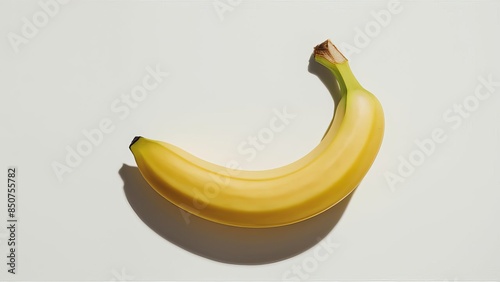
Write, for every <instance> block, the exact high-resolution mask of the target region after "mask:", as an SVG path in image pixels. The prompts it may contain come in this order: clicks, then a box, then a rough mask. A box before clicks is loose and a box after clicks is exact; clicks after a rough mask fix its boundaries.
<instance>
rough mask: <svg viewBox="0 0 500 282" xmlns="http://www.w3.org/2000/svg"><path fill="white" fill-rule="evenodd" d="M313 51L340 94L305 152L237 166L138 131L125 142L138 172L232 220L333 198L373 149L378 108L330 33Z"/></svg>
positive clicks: (247, 223) (289, 217) (260, 218)
mask: <svg viewBox="0 0 500 282" xmlns="http://www.w3.org/2000/svg"><path fill="white" fill-rule="evenodd" d="M314 56H315V60H316V61H317V62H318V63H320V64H322V65H323V66H325V67H326V68H328V69H329V70H330V71H331V72H332V74H333V75H334V76H335V77H336V79H337V81H338V83H339V86H340V90H341V95H342V97H341V99H340V102H339V103H338V106H337V109H336V110H335V115H334V118H333V121H332V124H331V126H330V127H329V128H328V131H327V133H326V134H325V136H324V138H323V139H322V140H321V142H320V143H319V145H318V146H317V147H316V148H314V149H313V150H312V151H311V152H310V153H309V154H307V155H306V156H304V157H303V158H301V159H299V160H297V161H296V162H294V163H291V164H289V165H286V166H283V167H280V168H276V169H270V170H263V171H244V170H236V169H230V168H226V167H223V166H219V165H216V164H212V163H210V162H207V161H204V160H202V159H200V158H198V157H196V156H193V155H191V154H189V153H188V152H186V151H184V150H182V149H180V148H178V147H176V146H174V145H171V144H168V143H165V142H161V141H155V140H150V139H147V138H144V137H140V136H138V137H135V138H134V140H133V141H132V143H131V144H130V150H131V151H132V153H133V155H134V157H135V160H136V162H137V165H138V167H139V170H140V171H141V174H142V175H143V177H144V178H145V179H146V181H147V182H148V183H149V184H150V185H151V187H153V189H155V190H156V191H157V192H158V193H159V194H160V195H162V196H163V197H164V198H166V199H167V200H169V201H170V202H172V203H173V204H175V205H177V206H178V207H180V208H182V209H184V210H186V211H188V212H190V213H192V214H195V215H197V216H200V217H202V218H205V219H207V220H211V221H214V222H218V223H222V224H226V225H232V226H239V227H253V228H261V227H262V228H263V227H274V226H282V225H287V224H292V223H295V222H299V221H302V220H305V219H308V218H310V217H313V216H315V215H317V214H319V213H321V212H323V211H325V210H327V209H328V208H330V207H332V206H334V205H335V204H337V203H338V202H340V201H341V200H342V199H344V198H345V197H346V196H348V195H349V194H350V193H351V192H352V191H353V190H354V189H355V188H356V187H357V186H358V185H359V184H360V182H361V180H362V179H363V177H364V176H365V175H366V173H367V172H368V170H369V168H370V167H371V165H372V163H373V161H374V160H375V157H376V156H377V154H378V151H379V149H380V146H381V144H382V139H383V134H384V113H383V110H382V106H381V105H380V103H379V101H378V100H377V98H376V97H375V96H374V95H373V94H371V93H370V92H368V91H367V90H365V89H364V88H363V87H362V86H361V85H360V84H359V82H358V81H357V80H356V78H355V77H354V75H353V74H352V72H351V69H350V67H349V64H348V61H347V59H346V58H345V57H344V56H343V55H342V53H341V52H340V51H338V50H337V48H336V47H335V46H334V45H333V44H332V42H331V41H330V40H327V41H325V42H323V43H322V44H320V45H318V46H316V47H315V48H314Z"/></svg>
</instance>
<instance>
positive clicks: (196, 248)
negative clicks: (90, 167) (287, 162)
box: [119, 164, 352, 264]
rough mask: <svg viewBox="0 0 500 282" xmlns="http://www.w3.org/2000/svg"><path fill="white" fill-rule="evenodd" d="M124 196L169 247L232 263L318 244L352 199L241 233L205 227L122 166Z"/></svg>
mask: <svg viewBox="0 0 500 282" xmlns="http://www.w3.org/2000/svg"><path fill="white" fill-rule="evenodd" d="M119 174H120V176H121V177H122V179H123V182H124V191H125V195H126V197H127V200H128V201H129V203H130V205H131V206H132V208H133V209H134V211H135V212H136V213H137V215H138V216H139V218H140V219H141V220H142V221H144V223H146V225H148V226H149V227H150V228H151V229H153V230H154V231H155V232H156V233H157V234H159V235H160V236H162V237H163V238H165V239H167V240H168V241H170V242H171V243H173V244H175V245H177V246H179V247H181V248H183V249H185V250H187V251H190V252H192V253H195V254H197V255H200V256H203V257H206V258H209V259H212V260H216V261H220V262H224V263H233V264H264V263H271V262H275V261H279V260H283V259H287V258H290V257H292V256H294V255H297V254H299V253H301V252H303V251H305V250H307V249H309V248H311V247H313V246H314V245H316V244H317V243H318V242H319V241H320V240H321V239H323V238H324V237H325V236H326V235H327V234H328V233H329V232H330V231H331V230H332V229H333V227H334V226H335V225H336V224H337V222H338V221H339V220H340V218H341V216H342V214H343V213H344V211H345V209H346V207H347V204H348V203H349V200H350V198H351V196H352V193H351V195H350V196H348V197H347V198H345V199H344V200H343V201H341V202H340V203H338V204H337V205H335V206H334V207H332V208H330V209H329V210H327V211H325V212H323V213H321V214H319V215H317V216H315V217H313V218H311V219H308V220H305V221H302V222H299V223H295V224H292V225H288V226H282V227H273V228H262V229H260V228H242V227H232V226H226V225H223V224H218V223H215V222H211V221H208V220H205V219H202V218H199V217H197V216H194V215H191V214H187V213H186V212H183V211H181V209H179V208H178V207H177V206H175V205H173V204H172V203H170V202H169V201H167V200H166V199H165V198H163V197H162V196H161V195H160V194H158V193H157V192H156V191H155V190H154V189H153V188H151V187H150V186H149V184H148V183H147V182H146V181H145V180H144V178H143V177H142V175H141V173H140V172H139V169H138V168H137V167H132V166H128V165H125V164H124V165H123V166H122V168H121V169H120V171H119Z"/></svg>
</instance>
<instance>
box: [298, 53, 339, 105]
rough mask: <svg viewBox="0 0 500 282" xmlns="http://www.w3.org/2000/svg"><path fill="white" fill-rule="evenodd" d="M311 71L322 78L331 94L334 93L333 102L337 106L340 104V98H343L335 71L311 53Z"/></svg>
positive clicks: (309, 68)
mask: <svg viewBox="0 0 500 282" xmlns="http://www.w3.org/2000/svg"><path fill="white" fill-rule="evenodd" d="M307 70H308V71H309V73H311V74H314V75H315V76H317V77H318V78H319V80H321V82H322V83H323V84H324V85H325V86H326V88H327V89H328V92H330V95H332V98H333V102H334V104H335V107H336V106H337V105H338V104H339V102H340V98H342V96H341V94H340V88H339V84H338V82H337V80H336V79H335V76H334V75H333V73H332V72H331V71H330V70H329V69H327V68H325V67H324V66H323V65H322V64H320V63H318V62H316V60H314V54H311V56H310V57H309V65H308V67H307Z"/></svg>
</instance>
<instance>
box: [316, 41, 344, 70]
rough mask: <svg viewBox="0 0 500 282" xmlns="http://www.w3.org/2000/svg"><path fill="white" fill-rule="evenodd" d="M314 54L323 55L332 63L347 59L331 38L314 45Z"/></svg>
mask: <svg viewBox="0 0 500 282" xmlns="http://www.w3.org/2000/svg"><path fill="white" fill-rule="evenodd" d="M314 56H315V57H316V56H320V57H323V58H325V59H326V60H328V61H329V62H330V63H332V64H341V63H343V62H346V61H347V59H346V57H344V55H343V54H342V53H341V52H340V51H339V49H337V47H335V45H333V43H332V42H331V41H330V39H327V40H326V41H325V42H323V43H321V44H319V45H317V46H316V47H314Z"/></svg>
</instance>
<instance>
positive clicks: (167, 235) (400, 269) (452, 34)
mask: <svg viewBox="0 0 500 282" xmlns="http://www.w3.org/2000/svg"><path fill="white" fill-rule="evenodd" d="M221 1H222V0H221ZM41 2H42V3H46V2H48V0H41ZM222 3H226V1H222ZM231 3H232V5H233V6H230V7H231V9H230V10H227V11H225V12H223V13H222V14H221V13H219V14H218V13H217V11H216V9H215V8H214V5H213V4H214V2H213V1H123V2H122V1H100V2H98V1H72V2H70V3H68V4H64V5H62V4H61V5H59V11H58V12H57V13H55V14H54V15H53V16H52V17H50V18H49V19H48V23H47V24H46V25H45V26H43V27H39V28H38V31H37V32H36V34H35V35H34V36H33V37H32V38H25V40H26V41H25V42H24V43H22V44H20V45H19V46H17V47H16V46H15V45H13V44H12V43H11V42H10V40H9V35H10V36H12V33H15V34H17V35H18V36H23V34H22V28H23V25H25V22H24V21H23V18H27V19H28V20H29V21H30V22H33V16H34V15H40V14H37V13H39V12H40V11H42V12H43V10H42V8H41V6H40V4H38V3H37V1H1V2H0V21H1V25H0V35H1V36H2V38H3V40H1V41H0V50H1V52H0V93H1V97H2V101H1V103H0V105H1V111H0V125H1V132H2V138H1V141H0V152H1V158H0V163H1V165H0V168H1V169H2V171H4V172H3V173H1V177H0V183H2V185H4V186H6V182H7V180H6V178H7V176H6V174H7V172H6V168H7V166H11V165H13V166H17V167H18V170H19V173H18V180H19V190H18V203H19V206H18V218H19V222H18V246H19V247H18V253H17V256H18V265H17V273H18V274H16V275H11V274H9V273H7V266H6V264H5V263H3V262H2V261H6V258H5V256H6V255H7V242H6V239H7V236H8V234H7V230H6V229H5V228H1V229H0V251H1V252H0V253H1V254H2V257H3V259H0V262H2V263H0V280H66V281H70V280H104V281H120V280H122V281H125V280H227V281H239V280H273V281H275V280H281V279H285V278H286V279H293V278H296V279H299V278H300V279H302V280H310V281H313V280H340V281H346V280H415V279H416V280H439V281H460V280H500V267H499V265H500V224H499V216H500V205H499V204H498V201H499V200H500V176H499V172H500V150H499V144H500V125H499V124H500V123H499V121H500V111H499V107H500V86H496V87H494V89H493V91H492V94H491V95H490V97H488V98H487V99H485V100H481V101H479V102H478V104H477V105H475V107H474V110H472V111H466V114H467V115H468V116H467V118H459V119H461V121H462V123H461V124H459V125H458V123H455V122H447V121H446V120H445V119H443V114H445V113H446V112H447V111H448V110H453V108H454V105H455V104H462V103H463V102H464V101H469V102H470V101H472V102H473V101H474V98H472V96H473V95H474V92H475V89H476V88H477V87H478V85H480V81H479V79H478V77H483V78H485V79H487V78H488V77H489V76H491V79H492V80H494V81H497V84H498V81H500V67H499V65H500V64H499V63H500V56H499V55H498V54H499V52H498V50H500V40H499V35H498V34H499V33H498V32H499V30H500V2H496V1H477V2H473V1H453V2H452V1H403V2H401V9H402V10H401V11H400V12H399V13H393V14H392V15H391V19H390V22H388V23H387V25H386V26H384V27H381V28H380V30H376V27H375V29H374V30H372V34H371V36H370V38H369V40H368V42H365V43H366V44H361V43H360V41H359V40H360V38H359V37H360V36H361V35H360V34H359V31H358V30H357V29H361V30H364V29H365V28H366V27H367V25H370V22H373V21H374V15H373V13H379V11H381V10H387V5H388V4H387V3H388V2H387V1H370V2H368V1H337V2H333V1H332V2H328V1H245V0H244V1H242V2H241V3H239V2H238V1H233V2H231ZM231 3H230V4H231ZM228 5H229V4H228ZM378 26H379V27H380V25H378ZM327 38H330V39H331V40H332V41H333V42H334V43H335V44H337V45H339V46H342V47H341V49H342V50H343V51H345V53H346V55H347V57H348V59H349V60H350V62H351V67H352V69H353V71H354V73H355V74H356V76H357V77H358V79H359V81H360V82H361V83H362V84H363V85H364V86H365V87H366V88H367V89H368V90H370V91H371V92H373V93H374V94H375V95H376V96H377V97H378V98H379V99H380V101H381V103H382V105H383V107H384V110H385V113H386V134H385V139H384V143H383V145H382V148H381V150H380V153H379V156H378V158H377V160H376V161H375V163H374V164H373V167H372V169H371V170H370V171H369V173H368V174H367V176H366V178H365V179H364V181H363V182H362V183H361V185H360V186H359V188H358V189H357V190H356V192H355V193H354V194H353V196H352V197H351V198H350V201H349V203H347V202H346V203H342V204H340V205H339V207H336V208H334V209H332V210H331V211H328V212H327V213H325V214H322V215H320V216H318V217H317V218H315V219H312V220H309V221H307V222H303V223H301V224H297V225H294V226H289V227H283V228H277V229H272V230H245V229H239V228H230V227H224V226H219V225H217V224H213V223H210V222H206V221H204V220H200V219H197V218H195V217H193V216H191V217H183V214H182V213H181V212H179V211H178V210H177V209H175V208H174V207H173V206H171V205H170V204H169V203H168V202H166V201H165V200H163V199H162V198H161V197H159V196H157V195H156V194H155V193H154V192H152V190H150V189H149V187H147V185H146V184H145V183H144V181H143V180H142V178H141V177H140V176H139V174H138V172H137V169H136V168H134V167H135V163H134V160H133V157H132V154H131V153H130V151H129V150H128V145H129V143H130V141H131V140H132V138H133V137H134V136H135V135H142V136H147V137H150V138H155V139H160V140H164V141H167V142H170V143H172V144H175V145H177V146H180V147H182V148H184V149H185V150H187V151H189V152H191V153H193V154H195V155H197V156H199V157H201V158H204V159H206V160H209V161H211V162H214V163H218V164H225V163H226V162H227V161H229V160H236V161H238V162H239V163H240V164H241V165H242V167H243V168H245V169H264V168H272V167H276V166H280V165H284V164H287V163H290V162H292V161H294V160H296V159H298V158H300V157H301V156H303V155H305V154H307V153H308V152H309V151H310V150H311V149H312V148H314V146H315V145H316V144H318V142H319V140H320V139H321V137H322V135H323V134H324V132H325V130H326V128H327V126H328V124H329V122H330V120H331V118H332V115H333V108H334V104H333V100H332V97H331V96H330V94H329V92H328V90H327V88H326V87H325V86H324V84H323V83H322V82H321V80H320V79H319V78H318V76H316V75H314V74H312V73H311V72H310V71H309V70H308V68H310V66H309V57H310V55H311V52H312V48H313V47H314V46H315V45H316V44H319V43H321V42H322V41H324V40H325V39H327ZM365 39H366V38H365ZM365 41H366V40H365ZM347 44H349V45H351V46H352V47H356V48H357V50H356V52H354V53H353V52H351V51H352V50H351V51H348V50H346V47H345V46H348V45H347ZM16 48H17V49H18V52H15V49H16ZM157 65H158V66H159V68H160V69H161V70H162V71H165V72H169V74H170V75H169V76H168V77H167V78H165V79H164V80H163V81H162V82H161V83H160V84H159V86H158V87H157V88H156V89H155V90H154V91H151V92H150V93H149V95H148V96H147V97H146V98H145V99H144V100H143V101H142V102H140V103H138V104H137V106H136V108H134V109H131V111H130V114H129V115H128V116H126V117H123V116H122V117H123V119H121V118H120V117H121V116H120V115H119V114H118V113H116V112H114V111H113V110H112V104H113V103H114V101H115V100H116V99H120V96H121V95H122V94H125V95H130V93H131V90H132V89H133V87H135V86H137V85H141V83H142V79H143V78H144V77H145V76H146V75H147V74H148V73H147V71H146V68H147V67H148V66H149V67H151V68H155V67H156V66H157ZM484 89H485V88H483V91H484ZM475 101H478V100H475ZM471 105H472V104H471ZM284 107H286V109H287V111H288V112H290V113H293V114H295V115H296V118H294V119H293V120H292V121H291V122H290V124H289V125H287V127H286V129H285V130H284V131H283V132H280V133H276V134H275V136H274V139H273V140H272V142H270V143H269V144H267V145H266V148H265V149H264V150H262V151H259V152H258V154H257V155H256V157H255V158H254V159H253V160H251V161H248V160H247V157H248V156H247V155H242V154H240V153H239V152H238V149H237V148H238V146H239V145H240V144H241V143H242V142H244V141H245V140H247V138H248V136H252V135H256V134H258V132H259V131H260V130H262V129H263V128H265V127H266V126H267V125H268V122H269V120H270V119H271V118H272V116H273V115H274V113H273V110H274V109H277V110H282V109H283V108H284ZM452 115H453V116H454V117H455V118H456V117H459V116H460V115H458V114H452ZM106 118H109V119H110V120H111V121H112V123H113V126H114V130H113V131H112V132H111V133H109V134H105V135H104V137H103V139H102V141H101V142H100V143H99V144H98V145H97V146H94V147H93V149H92V152H91V153H90V154H89V155H88V156H85V157H84V158H83V160H82V162H81V163H80V164H79V165H77V166H76V167H74V168H72V171H71V172H68V173H65V174H64V175H63V177H62V182H60V181H59V180H58V178H57V176H56V174H55V173H54V170H53V168H52V164H53V163H54V162H59V163H61V164H64V163H65V157H66V154H67V149H66V146H70V147H71V148H75V147H76V146H77V144H78V143H79V142H81V141H82V140H85V136H84V135H83V133H82V130H92V129H95V128H97V127H98V125H99V122H101V121H102V120H103V119H106ZM454 125H455V127H456V128H453V126H454ZM436 129H441V130H443V132H444V135H445V136H446V141H445V142H442V143H440V144H435V145H436V146H435V148H434V150H433V151H432V152H431V153H430V154H429V155H425V157H424V159H423V160H421V164H420V165H419V166H417V167H416V168H415V170H414V171H413V172H412V173H409V175H406V176H405V177H403V179H404V182H397V183H395V184H394V185H392V187H391V185H390V184H389V183H388V181H387V180H386V175H387V174H388V173H394V174H398V166H400V164H401V162H402V161H401V159H405V160H408V159H409V157H410V156H411V155H412V154H413V155H418V154H419V153H415V152H417V151H419V147H418V146H417V145H416V143H415V142H416V141H417V140H424V139H427V138H431V137H432V132H433V131H434V130H436ZM5 190H6V187H5ZM6 201H7V199H6V191H4V192H2V193H0V218H5V219H6V218H7V212H6V209H7V207H6ZM344 208H345V211H342V209H344ZM342 212H343V213H342ZM339 219H340V220H339ZM5 224H6V222H5ZM0 225H2V224H0ZM322 238H323V241H322V242H323V243H322V244H316V243H317V242H318V240H321V239H322ZM325 242H327V243H328V244H330V247H325V246H327V245H328V244H325ZM332 246H334V247H332ZM318 253H321V254H322V256H321V257H318ZM325 256H326V257H325ZM297 269H301V270H297ZM294 271H295V272H294ZM297 271H301V272H300V273H301V275H302V277H300V275H299V274H297V273H298V272H297Z"/></svg>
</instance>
